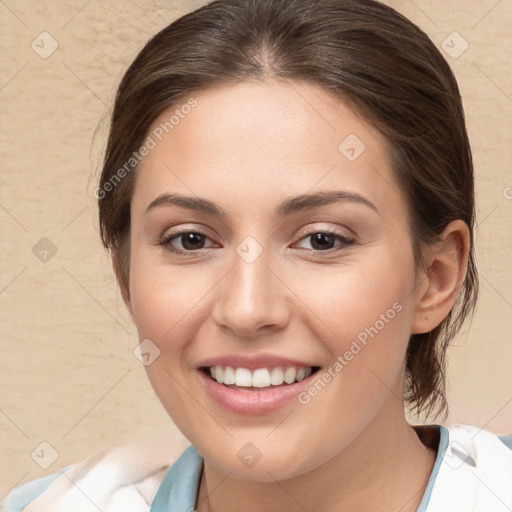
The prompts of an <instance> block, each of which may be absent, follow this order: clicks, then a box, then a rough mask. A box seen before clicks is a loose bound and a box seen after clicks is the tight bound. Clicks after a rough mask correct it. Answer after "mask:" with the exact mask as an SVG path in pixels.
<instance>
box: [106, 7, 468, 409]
mask: <svg viewBox="0 0 512 512" xmlns="http://www.w3.org/2000/svg"><path fill="white" fill-rule="evenodd" d="M266 79H277V80H287V79H291V80H307V81H309V82H313V83H316V84H318V85H320V86H322V87H323V88H324V89H325V90H327V91H330V92H332V93H335V94H338V95H339V97H340V99H341V100H342V101H344V102H350V104H351V105H352V106H353V107H354V108H356V109H357V110H358V111H359V112H361V113H362V114H363V115H364V117H365V118H366V119H367V120H368V121H370V122H371V123H372V124H373V125H374V126H376V127H377V129H378V130H379V131H380V132H381V133H382V134H383V135H384V136H385V138H386V139H387V141H388V143H389V147H390V158H391V161H392V164H393V169H394V172H395V174H396V177H397V180H398V182H399V183H400V185H401V190H400V191H399V192H400V193H403V195H404V197H405V198H406V202H407V204H408V207H409V213H410V230H411V239H412V244H413V249H414V255H415V258H416V263H417V264H422V260H421V247H422V246H423V244H428V243H435V242H436V240H437V239H438V237H439V235H440V233H441V232H442V230H443V229H444V227H446V225H447V224H448V223H449V222H450V221H452V220H455V219H462V220H463V221H465V222H466V224H467V225H468V227H469V229H470V243H471V245H470V253H469V261H468V269H467V273H466V276H465V280H464V282H463V284H462V287H461V289H460V292H459V297H458V299H457V302H456V304H455V306H454V308H453V309H452V311H451V312H450V313H449V314H448V315H447V317H446V318H445V319H444V320H443V322H442V323H441V324H440V325H439V326H437V327H436V328H435V329H433V330H432V331H431V332H428V333H424V334H415V335H412V336H411V339H410V341H409V346H408V350H407V361H406V382H405V386H406V387H405V391H406V393H405V397H406V401H407V402H408V403H409V405H412V406H413V408H414V409H416V410H418V411H423V412H425V413H426V414H430V413H437V414H439V412H442V411H443V410H444V411H445V412H446V410H447V405H446V399H445V397H444V392H445V352H446V349H447V347H448V344H449V342H450V340H451V339H452V338H453V337H454V335H455V334H456V333H457V331H458V330H459V328H460V326H461V325H462V323H463V321H464V319H465V318H466V317H467V316H468V315H469V314H470V313H472V311H473V309H474V307H475V303H476V298H477V291H478V274H477V270H476V266H475V259H474V251H473V223H474V215H475V214H474V183H473V164H472V157H471V150H470V146H469V142H468V136H467V133H466V127H465V123H464V113H463V108H462V103H461V98H460V93H459V89H458V86H457V82H456V80H455V77H454V75H453V73H452V71H451V69H450V67H449V65H448V64H447V62H446V61H445V59H444V58H443V56H442V55H441V53H440V52H439V51H438V49H437V48H436V47H435V46H434V44H433V43H432V41H431V40H430V39H429V37H428V36H427V35H426V34H425V33H424V32H423V31H422V30H420V29H419V28H418V27H417V26H416V25H414V24H413V23H411V22H410V21H409V20H407V19H406V18H404V17H403V16H402V15H401V14H399V13H397V12H396V11H394V10H393V9H391V8H390V7H387V6H385V5H383V4H381V3H379V2H377V1H373V0H216V1H214V2H211V3H209V4H207V5H205V6H203V7H201V8H200V9H197V10H195V11H193V12H191V13H189V14H187V15H185V16H183V17H181V18H179V19H178V20H176V21H175V22H173V23H171V24H170V25H169V26H168V27H166V28H164V29H163V30H162V31H160V32H159V33H158V34H157V35H155V36H154V37H153V38H152V39H150V40H149V41H148V42H147V44H146V45H145V47H144V48H143V49H142V51H141V52H140V53H139V55H138V56H137V58H136V59H135V61H134V62H133V63H132V64H131V65H130V67H129V68H128V70H127V72H126V74H125V75H124V77H123V79H122V81H121V84H120V86H119V89H118V92H117V96H116V100H115V105H114V111H113V115H112V120H111V126H110V134H109V139H108V144H107V149H106V154H105V159H104V166H103V171H102V175H101V180H100V188H99V189H97V190H98V191H100V192H101V194H100V195H97V197H98V199H99V201H98V203H99V222H100V231H101V237H102V241H103V243H104V245H105V247H107V248H109V249H111V250H113V251H114V252H115V253H116V254H117V255H118V257H119V261H120V267H119V274H120V276H119V277H120V286H121V290H122V291H123V293H124V294H125V297H126V296H127V293H128V292H127V290H128V269H129V235H130V201H131V196H132V191H133V186H134V180H135V178H136V173H135V172H125V173H123V179H118V180H117V181H116V182H115V183H113V181H112V180H113V178H115V177H116V173H118V174H117V177H118V178H119V170H120V169H121V168H123V166H125V167H124V169H126V162H128V161H130V158H131V156H132V155H133V152H134V151H136V150H137V149H138V148H139V147H140V146H141V144H142V143H143V141H144V139H145V137H146V136H147V132H148V129H149V127H150V125H151V123H152V122H153V121H154V120H155V118H156V117H157V116H158V115H160V114H161V113H162V112H163V111H164V110H166V109H168V108H169V107H171V106H173V105H176V104H177V103H178V102H180V101H185V100H184V99H186V98H187V95H188V96H190V95H191V94H192V93H193V92H194V91H198V90H199V89H204V88H207V87H209V86H211V85H213V84H218V83H236V82H239V81H244V80H266ZM133 168H134V170H135V168H136V165H134V166H133ZM108 183H110V184H111V185H110V187H107V184H108ZM112 184H113V186H112ZM107 191H108V193H106V192H107Z"/></svg>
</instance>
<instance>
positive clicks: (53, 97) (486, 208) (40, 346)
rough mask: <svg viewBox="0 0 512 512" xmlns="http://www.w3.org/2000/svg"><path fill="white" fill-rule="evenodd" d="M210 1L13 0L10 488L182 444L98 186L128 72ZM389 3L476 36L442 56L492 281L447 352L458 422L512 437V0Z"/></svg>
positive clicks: (5, 413) (0, 489)
mask: <svg viewBox="0 0 512 512" xmlns="http://www.w3.org/2000/svg"><path fill="white" fill-rule="evenodd" d="M203 3H205V2H203V1H201V0H194V1H190V0H181V1H172V0H165V1H164V0H147V1H143V0H140V1H129V0H127V1H122V0H115V1H109V2H106V1H101V0H89V1H86V0H67V1H50V0H46V1H40V0H19V1H14V0H0V63H1V64H0V66H1V69H0V104H1V132H0V147H1V155H2V157H1V163H0V187H1V188H0V229H1V248H2V250H1V252H0V329H1V336H0V349H1V350H0V353H1V354H2V359H1V363H0V366H1V369H0V371H1V373H0V378H1V386H0V432H1V434H0V475H1V478H0V496H3V495H4V494H5V493H6V492H7V491H8V490H9V489H10V488H11V487H13V486H14V485H16V484H19V483H21V482H24V481H27V480H30V479H32V478H35V477H37V476H39V475H42V474H45V473H50V472H54V471H55V470H57V469H58V468H60V467H62V466H64V465H66V464H69V463H72V462H76V461H78V460H81V459H83V458H84V457H86V456H88V455H90V454H91V453H93V452H96V451H97V450H99V449H102V448H105V447H108V446H111V445H112V444H114V443H118V442H120V441H125V440H131V439H136V440H138V441H139V442H142V443H145V444H150V443H157V442H158V443H165V444H166V445H167V446H170V445H171V444H173V443H175V442H176V440H178V441H177V442H183V439H182V438H181V437H180V434H179V433H178V432H177V430H176V428H175V427H174V426H173V424H172V422H171V420H170V419H169V418H168V417H167V416H166V414H165V413H164V411H163V409H161V407H160V405H159V403H158V401H157V399H156V398H155V397H154V396H153V392H152V390H151V388H150V386H149V384H148V382H147V380H146V377H145V372H144V369H143V366H142V365H141V364H140V363H139V362H138V360H137V359H136V358H135V357H134V355H133V352H132V351H133V349H134V347H135V346H136V345H137V343H138V341H137V337H136V333H135V329H134V328H133V326H132V325H131V324H130V322H129V319H128V317H127V314H126V312H125V311H124V308H123V304H122V301H121V299H120V296H119V294H118V292H117V290H116V285H115V281H114V276H113V274H112V272H111V268H110V262H109V259H108V257H107V255H106V254H105V253H104V251H103V250H102V248H101V246H100V243H99V237H98V229H97V227H96V220H97V214H96V211H95V206H94V198H93V196H92V190H93V188H94V186H95V180H96V178H97V171H98V167H99V162H100V155H101V151H102V149H103V144H104V140H105V126H106V125H105V119H106V116H108V113H109V110H110V107H111V105H112V100H113V93H114V91H115V87H116V84H117V83H118V81H119V79H120V77H121V75H122V72H123V70H124V69H125V68H126V66H127V65H128V64H129V62H130V61H131V60H132V59H133V58H134V57H135V55H136V53H137V52H138V51H139V50H140V48H141V47H142V45H143V43H144V42H145V41H146V40H147V39H148V37H149V36H151V35H153V34H154V33H155V32H156V31H157V30H159V29H160V28H162V27H164V26H165V25H167V24H168V23H169V22H170V21H171V20H172V19H174V18H175V17H177V16H179V15H181V14H183V13H185V12H187V11H189V10H192V9H193V8H195V7H197V6H199V5H201V4H203ZM386 3H389V4H390V5H392V6H393V7H395V8H397V9H398V10H399V11H401V12H402V13H404V14H405V15H406V16H408V17H409V18H410V19H412V20H413V21H414V22H416V23H417V24H419V25H420V26H421V27H422V28H423V29H424V30H425V31H426V32H427V33H428V34H429V35H430V36H431V37H432V39H433V41H434V42H435V43H436V44H437V45H438V46H439V47H441V45H442V42H443V40H445V39H446V38H447V37H448V36H449V39H447V43H448V44H449V45H452V44H453V46H454V48H455V49H457V48H460V43H461V42H462V40H461V39H457V38H458V37H459V36H457V35H455V36H453V35H452V36H450V34H452V33H453V32H454V31H456V32H458V33H459V34H460V35H461V36H462V37H463V38H464V40H465V41H467V43H468V44H469V47H468V49H467V50H466V51H465V52H464V53H463V54H462V55H460V56H459V57H458V58H452V57H450V56H449V55H447V54H446V53H445V56H446V58H447V60H448V61H449V62H450V64H451V65H452V67H453V69H454V71H455V73H456V75H457V77H458V80H459V82H460V86H461V89H462V94H463V97H464V103H465V108H466V114H467V122H468V127H469V132H470V137H471V141H472V145H473V151H474V158H475V163H476V170H477V174H478V190H477V193H478V219H479V229H478V262H479V269H480V274H481V280H482V288H481V299H480V303H479V309H478V312H477V314H476V316H475V318H474V320H473V323H472V325H471V329H468V327H466V329H465V330H464V331H463V332H462V333H461V335H460V336H459V338H458V339H457V340H456V342H455V343H454V348H452V349H451V351H450V353H449V362H450V367H449V383H450V391H449V401H450V404H451V412H450V417H449V419H448V420H447V423H449V422H452V421H459V422H465V423H471V424H475V425H478V426H481V427H485V428H488V429H490V430H492V431H494V432H496V433H505V432H512V372H511V361H512V336H511V334H510V332H511V330H512V271H511V267H512V256H511V255H512V228H511V226H512V222H511V220H512V199H511V198H512V188H510V187H512V175H511V172H510V162H511V161H512V144H511V140H510V133H512V121H511V120H512V100H511V98H512V76H511V67H510V63H511V62H512V59H511V57H512V55H511V48H512V38H511V32H510V24H511V22H512V1H511V0H501V1H496V0H471V1H468V0H455V1H449V2H446V1H444V0H415V1H414V2H412V1H410V0H402V1H400V0H391V1H388V2H386ZM44 31H46V32H48V33H49V34H51V36H52V37H53V38H54V39H55V40H56V41H57V43H58V49H57V50H56V51H55V52H54V53H53V54H52V55H50V56H49V57H47V58H46V59H43V58H41V57H40V56H39V55H38V53H36V51H34V49H32V47H31V43H32V41H33V40H35V43H34V46H35V48H36V49H37V50H38V51H39V52H43V51H47V50H48V49H49V48H50V39H49V38H48V37H49V36H39V34H41V32H44ZM454 37H455V38H456V39H453V38H454ZM42 38H45V39H44V47H43V43H41V39H42ZM451 41H454V42H453V43H452V42H451ZM36 45H39V46H36ZM442 51H444V50H442ZM95 133H96V137H94V135H95ZM507 197H508V199H507ZM43 237H46V238H48V239H49V240H51V243H52V244H53V245H54V246H55V248H56V249H57V253H56V254H55V255H54V256H52V253H51V251H50V252H49V253H48V256H47V257H48V261H47V262H43V261H40V259H38V257H36V255H35V254H34V253H33V246H34V245H35V244H36V243H37V242H38V241H39V240H40V239H41V238H43ZM42 243H43V249H44V248H45V247H44V243H46V244H48V242H42ZM49 247H50V246H48V245H47V246H46V249H48V248H49ZM40 256H41V254H40ZM50 256H52V257H50ZM41 442H47V443H50V444H51V446H52V447H53V448H54V449H55V450H56V452H57V453H58V458H57V459H56V461H55V462H54V463H53V464H52V465H51V466H50V467H49V468H48V469H47V470H46V471H45V470H43V469H42V468H40V467H39V465H38V464H37V463H36V462H35V461H34V460H33V459H32V458H31V453H32V451H33V450H34V449H35V448H36V447H38V446H39V445H40V443H41ZM39 450H40V449H39ZM164 452H165V450H164ZM36 453H40V451H39V452H37V451H36ZM48 453H50V452H49V450H48V449H46V455H45V457H48ZM34 458H35V459H36V460H37V457H36V456H34Z"/></svg>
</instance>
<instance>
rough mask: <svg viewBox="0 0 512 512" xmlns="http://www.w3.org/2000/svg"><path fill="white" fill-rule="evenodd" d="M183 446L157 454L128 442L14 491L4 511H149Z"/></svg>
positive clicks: (8, 496)
mask: <svg viewBox="0 0 512 512" xmlns="http://www.w3.org/2000/svg"><path fill="white" fill-rule="evenodd" d="M182 451H183V447H182V446H181V447H180V449H179V450H178V451H176V452H175V453H171V454H165V459H164V456H163V454H160V455H157V454H155V453H154V452H151V451H150V450H147V449H144V448H141V447H140V446H137V445H132V444H126V445H121V446H117V447H115V448H112V449H109V450H107V451H104V452H101V453H98V454H96V455H93V456H92V457H89V458H87V459H86V460H84V461H82V462H80V463H78V464H74V465H71V466H68V467H66V468H63V469H62V470H60V471H59V472H57V473H54V474H52V475H48V476H45V477H43V478H38V479H36V480H32V481H30V482H28V483H26V484H24V485H21V486H19V487H17V488H15V489H14V490H13V491H11V492H10V493H9V494H8V495H7V497H6V498H5V500H4V501H3V502H2V506H1V507H0V510H1V511H2V512H21V511H23V512H40V511H48V510H52V512H64V511H66V512H69V510H73V511H74V512H89V511H95V512H96V511H97V510H98V509H100V510H104V511H107V510H123V511H124V512H146V511H149V506H150V505H149V504H150V503H151V502H152V501H153V498H154V496H155V494H156V492H157V491H158V488H159V486H160V483H161V482H162V480H163V478H164V476H165V474H166V472H167V470H168V469H169V465H170V464H171V463H173V462H174V460H176V459H177V458H178V456H179V455H180V453H181V452H182Z"/></svg>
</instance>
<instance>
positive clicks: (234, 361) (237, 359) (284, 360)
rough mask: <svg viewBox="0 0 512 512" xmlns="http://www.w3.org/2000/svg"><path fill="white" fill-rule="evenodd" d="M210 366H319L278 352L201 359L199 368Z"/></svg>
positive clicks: (254, 367)
mask: <svg viewBox="0 0 512 512" xmlns="http://www.w3.org/2000/svg"><path fill="white" fill-rule="evenodd" d="M210 366H233V367H235V368H247V369H248V370H255V369H257V368H275V367H276V366H283V367H291V366H293V367H294V368H309V367H312V366H319V365H315V364H312V363H311V362H304V361H300V360H298V359H291V358H289V357H283V356H279V355H276V354H254V355H248V354H229V355H225V356H217V357H211V358H208V359H205V360H203V361H201V362H200V363H199V364H198V365H197V368H204V367H210Z"/></svg>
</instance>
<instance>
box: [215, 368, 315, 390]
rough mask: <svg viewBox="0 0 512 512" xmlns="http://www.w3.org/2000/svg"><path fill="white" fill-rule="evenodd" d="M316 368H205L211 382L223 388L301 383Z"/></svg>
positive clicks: (268, 386)
mask: <svg viewBox="0 0 512 512" xmlns="http://www.w3.org/2000/svg"><path fill="white" fill-rule="evenodd" d="M314 369H316V367H313V366H308V367H306V368H304V367H300V368H296V367H293V366H290V367H282V366H276V367H275V368H256V369H254V370H249V369H248V368H242V367H239V368H236V367H232V366H211V367H209V368H207V370H208V371H209V372H210V376H211V377H212V379H213V380H215V381H216V382H218V383H219V384H224V385H225V386H231V387H232V389H236V388H257V389H262V388H271V387H272V386H281V385H283V384H285V383H286V384H293V383H295V382H301V381H302V380H304V379H305V378H307V377H309V376H310V375H311V374H312V373H313V370H314Z"/></svg>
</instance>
